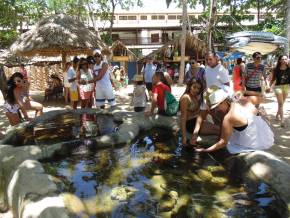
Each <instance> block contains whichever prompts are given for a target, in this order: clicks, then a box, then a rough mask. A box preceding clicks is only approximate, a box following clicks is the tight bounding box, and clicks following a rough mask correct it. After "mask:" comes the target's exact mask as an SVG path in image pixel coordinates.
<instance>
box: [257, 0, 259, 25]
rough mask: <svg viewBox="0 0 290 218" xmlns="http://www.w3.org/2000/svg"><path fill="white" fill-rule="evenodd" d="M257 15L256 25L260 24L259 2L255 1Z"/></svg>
mask: <svg viewBox="0 0 290 218" xmlns="http://www.w3.org/2000/svg"><path fill="white" fill-rule="evenodd" d="M257 13H258V14H257V19H258V24H260V0H257Z"/></svg>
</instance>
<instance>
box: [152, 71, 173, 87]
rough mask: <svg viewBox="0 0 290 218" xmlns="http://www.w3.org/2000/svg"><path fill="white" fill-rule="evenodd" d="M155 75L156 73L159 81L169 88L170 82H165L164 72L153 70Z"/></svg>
mask: <svg viewBox="0 0 290 218" xmlns="http://www.w3.org/2000/svg"><path fill="white" fill-rule="evenodd" d="M155 75H156V76H157V77H159V78H160V81H161V82H162V83H164V84H165V85H167V86H168V87H169V88H171V86H170V84H169V83H168V82H167V80H166V78H165V76H164V73H163V72H162V71H160V70H158V71H156V72H155Z"/></svg>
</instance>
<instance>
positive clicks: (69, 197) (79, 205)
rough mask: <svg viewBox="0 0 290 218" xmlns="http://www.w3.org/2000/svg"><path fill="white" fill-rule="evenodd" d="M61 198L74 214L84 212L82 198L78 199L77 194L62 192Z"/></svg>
mask: <svg viewBox="0 0 290 218" xmlns="http://www.w3.org/2000/svg"><path fill="white" fill-rule="evenodd" d="M62 198H63V201H64V204H65V207H66V208H67V210H68V211H69V212H71V213H74V214H79V213H83V212H85V205H84V204H83V202H82V200H81V199H79V198H78V197H77V196H75V195H73V194H70V193H64V194H62Z"/></svg>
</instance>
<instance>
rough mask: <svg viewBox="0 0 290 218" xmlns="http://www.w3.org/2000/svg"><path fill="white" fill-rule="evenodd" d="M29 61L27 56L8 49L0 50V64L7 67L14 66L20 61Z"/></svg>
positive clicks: (24, 62)
mask: <svg viewBox="0 0 290 218" xmlns="http://www.w3.org/2000/svg"><path fill="white" fill-rule="evenodd" d="M28 62H29V59H28V58H25V57H21V56H18V55H15V54H12V53H11V52H10V51H9V50H6V49H4V50H0V64H1V65H5V66H7V67H15V66H18V65H19V64H20V63H23V64H26V63H28Z"/></svg>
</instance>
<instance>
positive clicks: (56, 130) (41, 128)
mask: <svg viewBox="0 0 290 218" xmlns="http://www.w3.org/2000/svg"><path fill="white" fill-rule="evenodd" d="M117 126H118V124H117V123H115V122H114V120H113V116H110V115H102V114H98V115H96V114H81V115H77V114H73V113H65V114H61V115H58V116H55V117H53V118H51V119H49V120H45V121H42V122H39V123H37V124H35V125H33V126H30V127H28V128H26V129H25V130H24V131H23V132H22V133H21V134H20V135H19V140H18V145H29V144H37V145H41V144H51V143H58V142H62V141H68V140H73V139H80V138H89V137H95V136H101V135H105V134H109V133H112V132H114V131H115V130H116V128H117Z"/></svg>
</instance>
